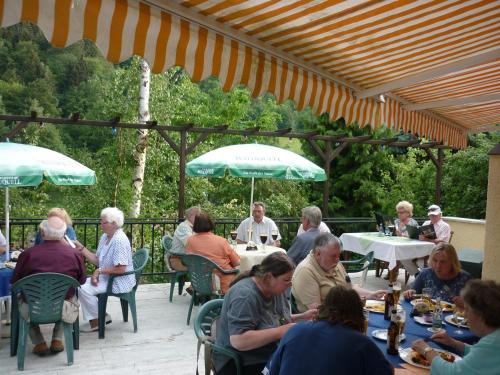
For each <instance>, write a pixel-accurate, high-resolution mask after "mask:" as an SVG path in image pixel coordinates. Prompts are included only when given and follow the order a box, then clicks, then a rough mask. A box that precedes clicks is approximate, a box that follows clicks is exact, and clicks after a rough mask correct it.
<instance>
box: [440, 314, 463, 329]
mask: <svg viewBox="0 0 500 375" xmlns="http://www.w3.org/2000/svg"><path fill="white" fill-rule="evenodd" d="M444 320H445V321H446V322H447V323H450V324H453V325H454V326H457V327H463V328H469V325H468V324H467V319H466V318H464V317H463V316H453V315H447V316H445V317H444Z"/></svg>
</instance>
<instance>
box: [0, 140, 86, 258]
mask: <svg viewBox="0 0 500 375" xmlns="http://www.w3.org/2000/svg"><path fill="white" fill-rule="evenodd" d="M44 178H45V179H46V180H47V181H50V182H52V183H53V184H55V185H93V184H95V183H96V176H95V172H94V171H93V170H91V169H89V168H87V167H86V166H84V165H83V164H80V163H78V162H77V161H75V160H73V159H71V158H69V157H67V156H65V155H63V154H60V153H58V152H55V151H52V150H49V149H46V148H43V147H37V146H31V145H24V144H19V143H12V142H0V187H4V188H5V232H6V233H5V235H6V239H7V250H8V248H9V188H11V187H21V186H38V185H39V184H40V183H41V182H42V180H43V179H44Z"/></svg>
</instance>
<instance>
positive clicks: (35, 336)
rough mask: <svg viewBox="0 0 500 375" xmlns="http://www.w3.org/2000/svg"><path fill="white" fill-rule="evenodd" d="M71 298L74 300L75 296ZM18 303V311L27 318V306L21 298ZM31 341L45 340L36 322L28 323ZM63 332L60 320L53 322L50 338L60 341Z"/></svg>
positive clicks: (34, 342) (38, 342)
mask: <svg viewBox="0 0 500 375" xmlns="http://www.w3.org/2000/svg"><path fill="white" fill-rule="evenodd" d="M72 299H74V300H76V296H73V297H72ZM18 303H19V313H20V314H21V315H22V316H23V318H24V319H26V320H27V319H28V315H29V306H28V304H27V303H26V302H24V301H23V300H22V299H19V300H18ZM28 334H29V336H30V339H31V342H32V343H33V345H38V344H40V343H42V342H44V341H45V339H44V338H43V335H42V332H41V331H40V326H39V325H38V324H34V323H30V328H29V331H28ZM63 334H64V327H63V323H62V322H57V323H55V324H54V329H53V330H52V340H59V341H62V339H63Z"/></svg>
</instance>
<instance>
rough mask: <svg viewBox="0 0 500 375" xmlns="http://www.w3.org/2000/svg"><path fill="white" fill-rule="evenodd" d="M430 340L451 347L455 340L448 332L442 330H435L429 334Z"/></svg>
mask: <svg viewBox="0 0 500 375" xmlns="http://www.w3.org/2000/svg"><path fill="white" fill-rule="evenodd" d="M431 340H433V341H436V342H437V343H439V344H443V345H448V346H451V347H453V344H454V342H455V340H454V339H452V338H451V337H450V336H448V334H447V333H446V332H444V331H440V332H437V333H435V334H433V335H432V336H431Z"/></svg>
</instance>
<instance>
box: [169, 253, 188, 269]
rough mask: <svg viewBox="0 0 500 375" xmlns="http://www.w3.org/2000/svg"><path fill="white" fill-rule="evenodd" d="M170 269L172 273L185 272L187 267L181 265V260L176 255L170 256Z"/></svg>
mask: <svg viewBox="0 0 500 375" xmlns="http://www.w3.org/2000/svg"><path fill="white" fill-rule="evenodd" d="M169 261H170V267H171V268H172V269H173V270H174V271H187V267H186V266H185V265H184V264H182V258H181V257H179V256H177V255H170V258H169Z"/></svg>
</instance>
